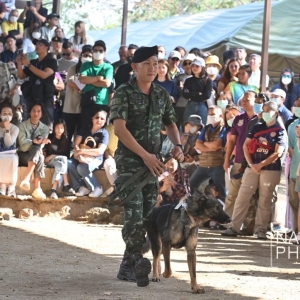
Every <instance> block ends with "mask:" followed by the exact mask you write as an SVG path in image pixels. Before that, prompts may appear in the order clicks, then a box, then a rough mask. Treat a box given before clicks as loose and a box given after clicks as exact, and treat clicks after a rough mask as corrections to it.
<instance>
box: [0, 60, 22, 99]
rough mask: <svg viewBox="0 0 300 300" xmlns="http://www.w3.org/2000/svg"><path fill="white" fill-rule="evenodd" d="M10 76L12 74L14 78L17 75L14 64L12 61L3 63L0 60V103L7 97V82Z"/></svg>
mask: <svg viewBox="0 0 300 300" xmlns="http://www.w3.org/2000/svg"><path fill="white" fill-rule="evenodd" d="M11 76H14V78H15V79H16V78H17V77H18V73H17V69H16V67H15V65H14V64H13V63H4V62H2V61H0V103H1V102H3V101H4V100H5V99H6V98H7V97H8V94H9V85H8V82H9V81H10V79H11ZM16 81H17V80H16Z"/></svg>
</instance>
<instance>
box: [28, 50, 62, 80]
mask: <svg viewBox="0 0 300 300" xmlns="http://www.w3.org/2000/svg"><path fill="white" fill-rule="evenodd" d="M30 63H31V64H32V65H33V66H35V67H36V68H38V69H40V70H42V71H44V70H45V69H47V68H50V69H52V70H53V74H52V75H51V76H49V77H47V78H46V79H41V78H39V77H38V76H36V75H35V74H34V73H32V72H31V71H30V69H28V68H25V69H24V73H25V74H26V75H27V76H30V77H35V78H34V79H36V80H37V79H40V81H41V82H44V83H48V84H52V85H53V80H54V76H55V75H54V73H55V72H57V68H58V66H57V60H56V59H55V58H52V57H50V56H49V55H47V56H45V58H44V59H43V60H41V61H39V60H38V59H33V60H31V61H30Z"/></svg>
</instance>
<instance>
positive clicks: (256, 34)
mask: <svg viewBox="0 0 300 300" xmlns="http://www.w3.org/2000/svg"><path fill="white" fill-rule="evenodd" d="M263 15H264V2H254V3H251V4H247V5H242V6H238V7H235V8H232V9H220V10H214V11H206V12H203V13H199V14H194V15H182V16H175V17H171V18H168V19H165V20H161V21H148V22H140V23H133V24H129V25H128V28H127V41H128V44H129V43H132V44H137V45H139V46H150V45H163V46H164V47H165V48H166V50H167V53H169V52H170V51H171V50H173V49H174V48H175V47H176V46H178V45H181V46H183V47H185V48H186V49H188V50H189V49H191V48H193V47H198V48H200V49H204V50H208V51H211V52H213V53H214V54H217V55H218V56H219V57H220V58H222V53H223V51H225V50H226V49H230V48H231V49H234V48H236V47H237V46H242V47H244V48H246V49H247V52H248V53H253V52H255V53H260V52H261V41H262V28H263ZM299 15H300V5H299V0H285V1H273V2H272V16H271V28H270V42H269V67H268V73H269V75H271V76H278V75H279V72H280V71H281V70H282V69H283V68H284V67H289V68H291V69H292V70H293V71H294V72H296V73H300V51H299V49H300V30H299V28H300V18H299ZM89 34H90V35H92V36H93V38H94V39H95V40H97V39H102V40H104V41H105V42H106V43H107V49H108V51H107V58H108V59H109V60H111V61H116V60H118V59H119V58H118V48H119V46H120V40H121V28H114V29H110V30H106V31H90V32H89Z"/></svg>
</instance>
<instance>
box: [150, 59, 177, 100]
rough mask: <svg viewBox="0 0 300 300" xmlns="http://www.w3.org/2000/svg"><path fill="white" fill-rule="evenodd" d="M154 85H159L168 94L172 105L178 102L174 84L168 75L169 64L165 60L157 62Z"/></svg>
mask: <svg viewBox="0 0 300 300" xmlns="http://www.w3.org/2000/svg"><path fill="white" fill-rule="evenodd" d="M154 83H157V84H159V85H160V86H162V87H163V88H165V89H166V90H167V92H168V93H169V94H170V96H171V99H172V103H174V104H175V103H176V102H177V100H178V91H177V87H176V85H175V82H174V81H173V80H171V78H170V75H169V63H168V62H167V61H166V60H165V59H159V60H158V73H157V75H156V77H155V79H154Z"/></svg>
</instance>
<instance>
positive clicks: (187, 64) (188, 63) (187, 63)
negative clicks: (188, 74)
mask: <svg viewBox="0 0 300 300" xmlns="http://www.w3.org/2000/svg"><path fill="white" fill-rule="evenodd" d="M191 64H192V63H191V62H187V61H185V62H184V63H183V66H190V65H191Z"/></svg>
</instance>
